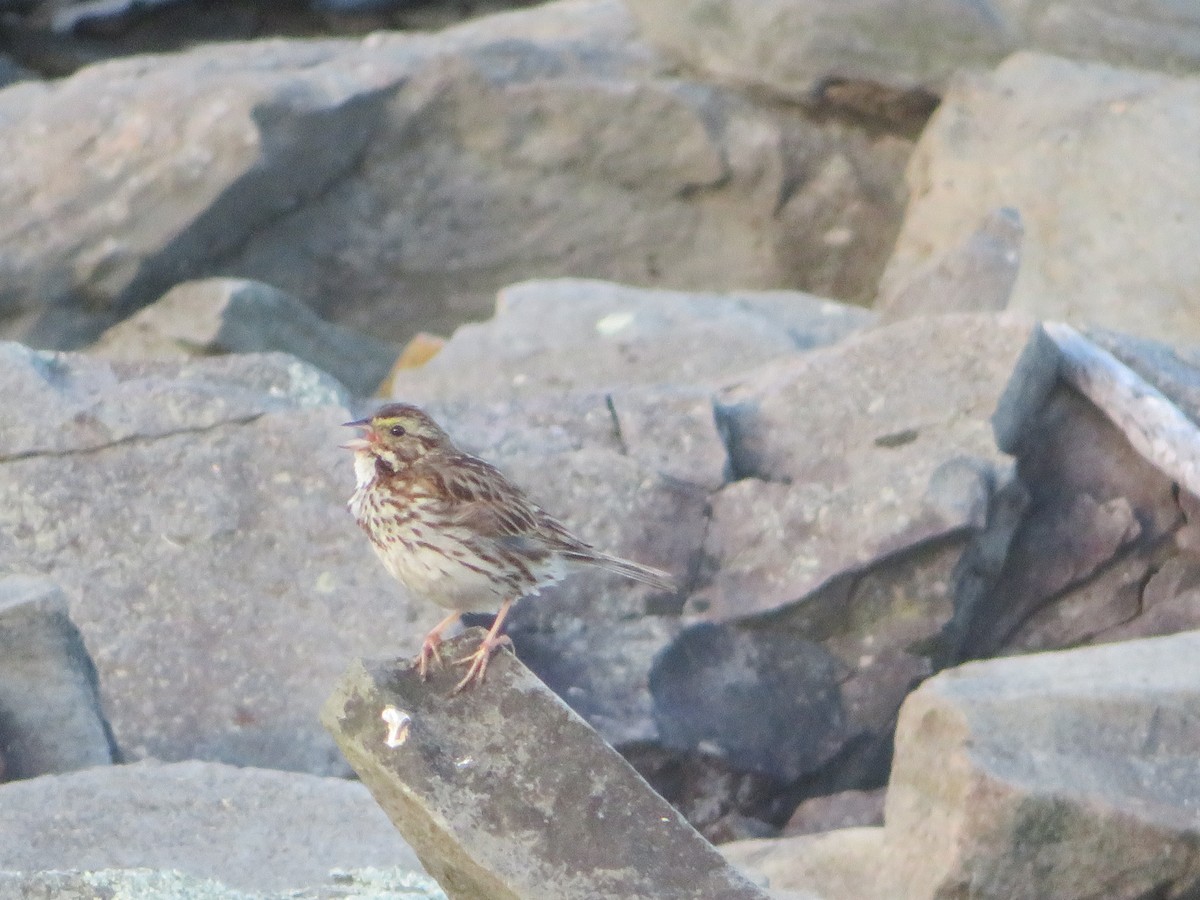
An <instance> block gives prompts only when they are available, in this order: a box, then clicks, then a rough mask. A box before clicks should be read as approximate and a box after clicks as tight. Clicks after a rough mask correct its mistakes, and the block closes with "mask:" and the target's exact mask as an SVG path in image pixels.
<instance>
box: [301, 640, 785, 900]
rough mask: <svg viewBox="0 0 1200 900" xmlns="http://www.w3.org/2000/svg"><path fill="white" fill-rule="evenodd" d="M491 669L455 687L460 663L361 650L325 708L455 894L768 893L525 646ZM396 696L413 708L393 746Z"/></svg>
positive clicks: (388, 807) (345, 747)
mask: <svg viewBox="0 0 1200 900" xmlns="http://www.w3.org/2000/svg"><path fill="white" fill-rule="evenodd" d="M482 635H483V632H482V631H479V630H473V631H471V632H468V633H467V634H466V635H464V636H463V637H462V638H460V639H458V640H456V641H454V642H453V644H452V645H451V646H450V647H448V648H447V650H448V651H449V653H450V655H451V656H461V655H462V654H463V653H465V652H466V651H467V649H468V648H469V647H470V646H471V644H473V643H474V642H477V641H478V640H479V639H480V638H481V637H482ZM488 675H489V677H488V680H487V682H485V683H484V684H483V685H481V686H479V687H478V688H476V689H473V690H470V691H467V692H465V693H463V694H460V695H457V696H448V694H449V691H450V689H451V687H452V686H453V684H454V680H455V679H456V678H457V677H458V676H457V674H456V673H454V672H450V671H446V670H441V671H439V672H437V673H435V675H434V676H433V677H432V678H431V679H430V680H429V681H428V682H422V681H421V680H420V678H419V677H418V676H417V674H416V672H415V671H413V669H412V667H411V666H410V665H409V664H408V662H407V661H400V662H391V663H361V662H358V663H355V664H353V665H352V666H351V668H350V669H349V670H348V671H347V673H346V675H345V676H344V677H343V679H342V681H341V683H340V684H339V685H338V688H337V689H336V691H335V693H334V694H333V696H331V697H330V699H329V701H328V703H327V704H326V705H325V707H324V709H323V711H322V721H323V722H324V723H325V725H326V727H328V728H329V729H330V731H331V732H332V733H333V734H334V736H335V738H336V739H337V741H338V745H339V746H340V747H341V748H342V751H343V753H345V754H346V757H347V758H348V759H349V760H350V762H351V764H352V765H353V766H354V768H355V770H356V771H357V772H358V774H359V776H360V777H361V778H362V780H363V782H364V783H365V784H366V785H367V787H368V788H370V790H371V792H372V793H373V794H374V796H375V798H376V800H377V801H378V802H379V804H380V806H382V807H383V808H384V811H385V812H387V813H388V815H389V816H390V817H391V818H392V821H393V822H394V823H395V825H396V827H397V828H398V829H400V831H401V833H402V834H404V835H405V837H406V839H407V840H408V841H409V842H410V843H411V844H412V846H413V848H414V849H415V850H416V851H417V854H418V855H419V856H420V857H421V860H422V862H423V863H424V864H425V868H426V869H427V870H428V871H429V872H430V873H431V874H432V875H433V876H434V877H435V878H437V879H438V882H439V883H440V884H441V885H442V887H443V888H444V889H445V890H446V893H447V894H448V895H449V896H450V897H451V898H480V900H483V898H489V900H500V898H522V900H536V898H560V900H569V898H573V897H580V898H592V897H596V896H614V897H629V898H638V897H645V898H651V897H654V898H658V897H678V898H687V897H694V898H697V900H699V898H707V897H728V898H730V900H733V898H741V897H745V898H751V897H755V898H762V897H765V894H763V893H762V892H761V891H759V890H758V889H756V888H755V887H754V886H753V885H751V884H750V883H749V882H747V881H745V880H744V879H743V878H742V877H741V876H740V875H738V874H737V873H736V872H735V871H734V870H733V869H732V868H730V867H728V866H727V865H726V864H725V863H724V861H723V860H722V859H721V857H720V855H719V854H718V853H717V852H716V851H715V850H713V848H712V847H711V846H709V845H708V844H707V843H706V842H705V841H704V840H703V839H702V838H701V837H700V836H699V835H698V834H696V832H695V831H693V830H692V828H691V827H690V826H688V825H687V823H686V822H685V821H683V819H682V817H681V816H679V814H678V813H677V812H675V811H674V810H673V809H671V808H670V807H669V806H668V805H667V804H666V803H665V802H664V801H663V800H662V799H661V798H660V797H658V796H657V795H656V794H654V792H653V791H652V790H650V788H649V786H648V785H647V784H646V783H645V782H644V781H642V779H641V778H640V777H638V775H637V773H636V772H634V771H633V769H631V768H630V767H629V765H628V764H627V763H626V762H625V761H624V760H622V759H621V758H620V757H619V756H618V755H617V754H616V753H615V752H613V751H612V749H611V748H609V747H608V746H607V745H605V744H604V743H603V741H601V740H600V739H599V736H598V735H596V734H595V732H593V731H592V730H591V729H590V728H588V727H587V725H586V724H585V723H584V722H583V720H582V719H580V718H579V717H578V716H576V715H575V714H574V713H572V712H571V711H570V710H569V709H568V708H567V707H566V706H565V705H563V704H562V703H561V701H559V700H558V698H557V697H555V696H554V694H552V693H551V692H550V691H549V690H547V689H546V688H545V686H544V685H542V684H541V682H539V681H538V680H537V679H536V678H535V677H534V676H533V675H532V674H531V673H529V672H528V670H525V669H524V668H523V667H521V666H520V664H519V663H517V662H516V660H515V658H514V657H512V656H511V655H510V654H507V653H503V652H502V653H500V654H498V655H497V657H496V658H495V659H494V661H493V663H492V666H491V668H489V671H488ZM388 706H393V707H395V708H396V709H397V710H398V711H400V712H402V713H403V714H405V715H407V716H408V717H409V720H410V723H409V726H408V728H407V731H406V732H405V737H404V739H403V740H402V741H400V742H399V743H398V745H397V746H394V747H388V746H387V745H385V743H384V737H385V733H386V732H385V728H384V723H383V722H382V721H381V719H380V716H381V713H382V712H383V711H384V709H385V708H386V707H388ZM581 776H582V777H581Z"/></svg>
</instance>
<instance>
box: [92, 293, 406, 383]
mask: <svg viewBox="0 0 1200 900" xmlns="http://www.w3.org/2000/svg"><path fill="white" fill-rule="evenodd" d="M89 349H90V351H91V352H93V353H96V354H97V355H99V356H103V357H105V358H107V359H126V360H139V359H188V358H190V357H193V356H212V355H215V354H219V353H256V352H269V351H278V352H280V353H290V354H291V355H292V356H295V357H297V358H299V359H302V360H304V361H305V362H308V363H311V364H312V365H314V366H316V367H317V368H318V369H321V370H323V371H325V372H328V373H329V374H330V375H332V376H333V377H334V378H336V379H337V380H338V381H340V382H341V383H342V384H344V385H345V386H346V387H347V389H349V390H350V392H351V393H353V394H356V395H358V396H369V395H371V394H373V393H375V391H376V389H378V387H379V385H380V384H381V383H382V382H383V380H384V378H386V377H387V374H388V372H390V371H391V368H392V365H393V364H394V363H395V362H396V357H397V356H398V355H399V352H400V351H399V348H398V347H396V346H393V345H391V344H387V343H385V342H383V341H377V340H375V339H373V338H370V337H368V336H367V335H365V334H359V333H357V332H355V331H352V330H350V329H348V328H341V327H338V326H337V325H333V324H331V323H329V322H325V321H323V320H322V319H321V318H320V317H319V316H317V315H316V314H314V313H313V312H312V311H311V310H310V309H309V308H308V307H307V306H305V305H304V304H303V303H301V302H300V301H299V300H297V299H296V298H295V297H293V296H291V295H290V294H287V293H285V292H283V291H280V290H277V289H275V288H273V287H271V286H270V285H269V284H262V283H261V282H257V281H248V280H246V279H241V278H207V279H204V280H202V281H187V282H184V283H183V284H179V285H176V286H175V287H173V288H172V289H171V290H169V291H167V293H166V294H164V295H163V296H162V297H160V298H159V299H158V300H156V301H155V302H154V303H152V304H150V306H147V307H146V308H145V309H143V310H141V311H139V312H137V313H136V314H134V315H133V316H131V317H130V318H128V319H126V320H125V321H123V322H121V323H119V324H117V325H114V326H113V327H112V328H110V329H108V330H107V331H106V332H104V334H102V335H101V336H100V340H99V341H97V342H96V343H95V344H94V345H92V347H90V348H89Z"/></svg>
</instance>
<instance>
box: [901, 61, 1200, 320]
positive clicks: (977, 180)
mask: <svg viewBox="0 0 1200 900" xmlns="http://www.w3.org/2000/svg"><path fill="white" fill-rule="evenodd" d="M1198 103H1200V78H1172V77H1169V76H1166V75H1159V74H1155V73H1151V72H1145V71H1133V70H1122V69H1115V68H1111V67H1108V66H1104V65H1100V64H1086V63H1076V62H1071V61H1068V60H1064V59H1058V58H1052V57H1045V56H1038V55H1035V54H1027V53H1021V54H1017V55H1015V56H1013V57H1012V58H1010V59H1008V60H1006V61H1005V62H1004V63H1003V64H1002V65H1001V66H1000V67H999V68H997V69H996V70H995V71H994V72H988V73H976V74H972V75H964V76H963V77H961V78H959V79H957V80H956V81H955V83H954V85H953V86H952V88H951V89H950V91H949V92H948V93H947V95H946V98H945V100H944V101H943V103H942V106H941V108H940V109H939V110H938V112H937V114H936V115H935V116H934V118H933V119H932V121H931V122H930V125H929V127H928V128H927V129H926V131H925V132H924V133H923V135H922V137H921V140H920V143H919V145H918V149H917V152H916V154H914V156H913V159H912V162H911V164H910V166H909V170H908V176H907V179H908V183H909V188H910V195H911V196H910V201H909V206H908V210H907V212H906V214H905V220H904V226H903V228H902V230H901V233H900V237H899V238H898V240H897V242H896V247H895V252H894V254H893V256H892V259H891V261H890V262H889V263H888V268H887V271H886V273H885V275H884V278H883V280H882V283H881V287H880V292H881V293H882V294H886V293H888V292H889V291H891V290H892V289H893V285H896V284H898V283H899V282H902V281H905V280H907V279H909V278H910V277H912V273H913V272H914V270H916V269H917V268H919V267H922V266H924V265H925V264H927V263H928V261H929V260H931V259H935V258H937V257H939V256H940V255H942V254H943V253H945V252H946V251H947V250H948V248H950V247H952V246H953V245H954V244H956V243H957V242H958V241H960V240H961V238H962V235H963V234H965V233H967V232H969V231H970V230H971V229H973V228H974V227H975V225H976V223H977V222H978V221H979V219H980V218H981V217H982V216H984V215H985V214H986V213H988V211H989V210H992V209H995V208H996V207H998V206H1010V207H1013V208H1015V209H1016V210H1017V211H1018V212H1019V213H1020V216H1021V220H1022V222H1023V223H1024V226H1025V240H1024V245H1023V251H1022V264H1021V270H1020V273H1019V274H1018V276H1017V280H1016V284H1015V286H1014V288H1013V293H1012V299H1011V300H1010V303H1009V309H1012V310H1019V311H1023V312H1026V313H1028V314H1031V315H1033V316H1035V317H1037V318H1042V319H1063V320H1068V321H1084V322H1094V323H1098V324H1100V325H1104V326H1106V327H1109V328H1115V329H1119V330H1121V331H1128V332H1132V333H1134V334H1141V335H1147V336H1150V337H1157V338H1160V339H1162V340H1168V341H1174V342H1184V343H1187V342H1192V343H1195V342H1200V312H1198V309H1200V308H1198V306H1197V301H1196V298H1195V296H1194V295H1193V294H1192V293H1190V292H1189V291H1188V290H1185V289H1181V285H1190V284H1195V283H1197V281H1200V256H1198V255H1197V254H1196V253H1194V252H1193V249H1194V247H1193V236H1194V235H1195V234H1196V232H1197V230H1200V212H1198V210H1200V202H1197V200H1196V197H1195V196H1193V195H1192V194H1191V193H1190V188H1191V186H1193V185H1196V184H1200V157H1197V155H1196V154H1195V153H1194V152H1193V150H1194V148H1195V147H1196V145H1197V144H1198V143H1200V124H1198V123H1197V121H1196V120H1194V119H1191V118H1189V117H1187V116H1182V117H1181V116H1180V114H1179V111H1180V110H1184V109H1192V108H1194V107H1195V106H1196V105H1197V104H1198ZM1134 160H1148V161H1153V164H1144V165H1140V164H1134V163H1132V162H1131V161H1134ZM1131 298H1136V302H1133V300H1131Z"/></svg>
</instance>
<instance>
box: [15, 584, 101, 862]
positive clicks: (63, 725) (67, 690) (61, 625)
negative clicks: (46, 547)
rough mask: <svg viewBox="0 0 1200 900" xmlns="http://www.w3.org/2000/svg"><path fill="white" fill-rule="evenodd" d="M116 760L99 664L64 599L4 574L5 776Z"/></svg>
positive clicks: (45, 586) (29, 775) (54, 588)
mask: <svg viewBox="0 0 1200 900" xmlns="http://www.w3.org/2000/svg"><path fill="white" fill-rule="evenodd" d="M115 757H116V747H115V746H114V745H113V738H112V733H111V731H110V730H109V727H108V723H107V722H106V721H105V719H104V713H103V712H102V711H101V709H100V696H99V693H98V691H97V685H96V667H95V666H94V665H93V664H92V658H91V657H90V656H88V652H87V648H86V647H85V646H84V645H83V640H82V639H81V638H80V635H79V629H77V628H76V627H75V625H74V624H73V623H72V622H71V619H70V617H69V616H68V615H67V598H66V597H65V596H63V593H62V591H60V590H59V589H58V587H57V586H55V585H54V583H53V582H51V581H47V580H45V579H40V578H29V577H22V576H18V575H12V576H8V577H6V578H0V781H2V780H13V779H17V778H32V777H33V776H35V775H46V774H51V773H57V772H69V771H71V770H73V769H82V768H85V767H87V766H98V765H105V764H108V763H111V762H113V761H114V759H115ZM0 867H2V866H0Z"/></svg>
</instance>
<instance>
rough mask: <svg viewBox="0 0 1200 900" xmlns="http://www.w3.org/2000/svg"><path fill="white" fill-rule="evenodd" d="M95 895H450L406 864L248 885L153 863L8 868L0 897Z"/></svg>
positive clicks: (414, 898) (86, 898)
mask: <svg viewBox="0 0 1200 900" xmlns="http://www.w3.org/2000/svg"><path fill="white" fill-rule="evenodd" d="M34 897H53V898H55V900H96V898H97V897H113V898H124V897H130V898H133V897H138V898H147V897H153V898H154V900H341V898H343V897H344V898H346V900H353V898H362V897H373V898H384V897H386V898H388V900H446V895H445V893H444V892H443V891H442V889H441V888H439V887H438V886H437V883H436V882H434V880H433V879H432V878H428V877H427V876H424V875H418V874H416V873H414V872H408V871H405V870H403V869H386V870H379V869H361V870H360V869H355V870H352V871H337V872H331V873H329V878H328V881H327V883H324V884H321V885H320V886H318V887H308V888H303V889H301V890H284V891H257V890H256V891H244V890H237V889H235V888H231V887H227V886H226V885H224V884H221V883H219V882H217V881H214V880H212V879H211V878H197V877H195V876H192V875H185V874H183V873H182V872H175V871H171V870H165V871H163V870H153V869H100V870H98V871H92V872H63V871H45V872H22V873H18V872H3V871H0V898H3V900H9V898H12V900H30V898H34Z"/></svg>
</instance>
